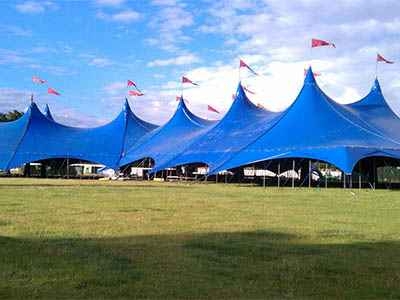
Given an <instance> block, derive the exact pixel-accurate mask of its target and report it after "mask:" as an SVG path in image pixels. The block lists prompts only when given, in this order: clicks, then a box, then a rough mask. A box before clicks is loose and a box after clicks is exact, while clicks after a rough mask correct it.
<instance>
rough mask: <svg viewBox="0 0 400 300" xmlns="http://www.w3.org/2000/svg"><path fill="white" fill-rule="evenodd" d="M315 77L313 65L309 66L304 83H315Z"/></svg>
mask: <svg viewBox="0 0 400 300" xmlns="http://www.w3.org/2000/svg"><path fill="white" fill-rule="evenodd" d="M315 82H316V81H315V77H314V73H313V70H312V67H311V66H309V67H308V69H307V73H306V78H305V79H304V84H315Z"/></svg>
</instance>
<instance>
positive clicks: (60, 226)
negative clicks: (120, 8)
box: [0, 179, 400, 299]
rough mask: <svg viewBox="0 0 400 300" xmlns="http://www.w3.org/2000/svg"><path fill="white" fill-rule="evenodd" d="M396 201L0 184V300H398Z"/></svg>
mask: <svg viewBox="0 0 400 300" xmlns="http://www.w3.org/2000/svg"><path fill="white" fill-rule="evenodd" d="M399 230H400V192H397V191H385V190H376V191H370V190H364V191H358V190H352V191H350V190H341V189H328V190H324V189H306V188H304V189H295V190H292V189H279V190H278V189H276V188H268V189H263V188H261V187H250V186H239V185H224V184H218V185H215V184H185V183H181V184H167V183H156V182H141V183H140V182H101V181H73V180H70V181H67V180H57V179H55V180H45V179H43V180H39V179H37V180H34V179H1V180H0V299H8V298H20V299H27V298H47V299H56V298H64V299H82V298H92V299H111V298H127V299H128V298H162V299H166V298H181V299H182V298H183V299H187V298H194V299H199V298H214V299H221V298H225V299H227V298H229V299H231V298H252V299H253V298H279V299H281V298H296V299H299V298H301V299H304V298H307V299H308V298H351V299H360V298H364V299H391V298H392V299H399V298H400V232H399Z"/></svg>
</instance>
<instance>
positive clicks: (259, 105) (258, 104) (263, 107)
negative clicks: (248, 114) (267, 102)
mask: <svg viewBox="0 0 400 300" xmlns="http://www.w3.org/2000/svg"><path fill="white" fill-rule="evenodd" d="M257 107H258V108H262V109H266V108H265V106H264V105H262V104H261V103H257Z"/></svg>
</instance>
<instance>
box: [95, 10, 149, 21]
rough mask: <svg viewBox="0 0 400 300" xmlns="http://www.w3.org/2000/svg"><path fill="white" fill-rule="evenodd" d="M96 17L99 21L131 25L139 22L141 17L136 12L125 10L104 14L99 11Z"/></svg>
mask: <svg viewBox="0 0 400 300" xmlns="http://www.w3.org/2000/svg"><path fill="white" fill-rule="evenodd" d="M97 17H98V18H99V19H103V20H107V21H112V22H119V23H131V22H135V21H137V20H139V19H140V17H141V15H140V14H139V13H138V12H137V11H134V10H132V9H126V10H122V11H118V12H115V13H105V12H103V11H100V12H98V13H97Z"/></svg>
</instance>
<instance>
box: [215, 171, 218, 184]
mask: <svg viewBox="0 0 400 300" xmlns="http://www.w3.org/2000/svg"><path fill="white" fill-rule="evenodd" d="M215 183H218V173H217V174H215Z"/></svg>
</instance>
